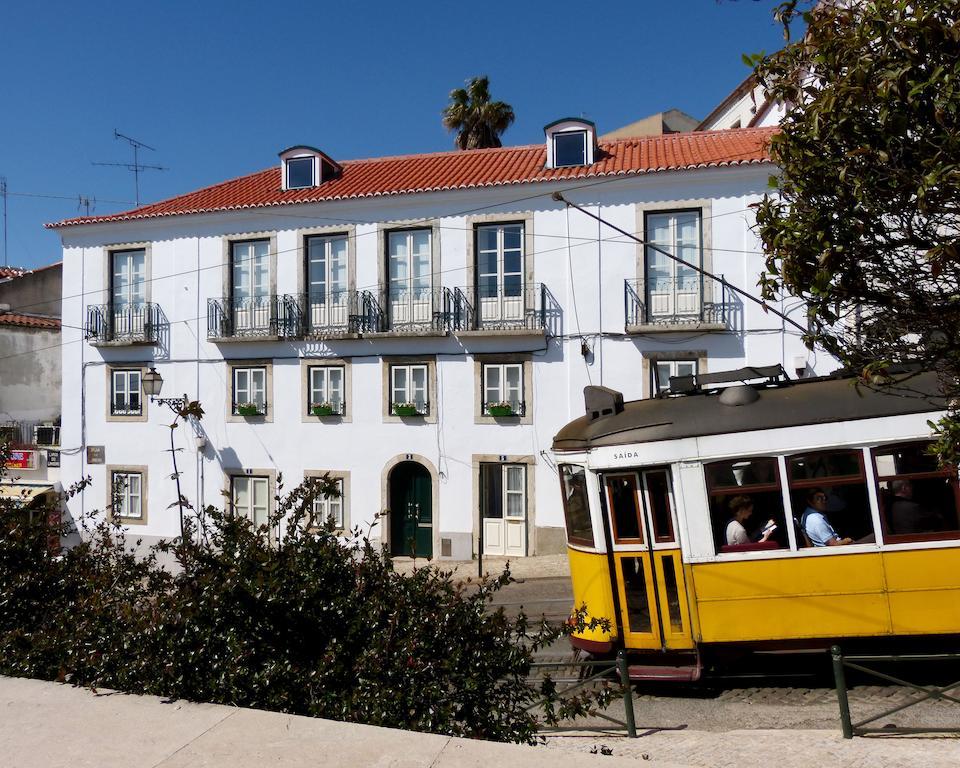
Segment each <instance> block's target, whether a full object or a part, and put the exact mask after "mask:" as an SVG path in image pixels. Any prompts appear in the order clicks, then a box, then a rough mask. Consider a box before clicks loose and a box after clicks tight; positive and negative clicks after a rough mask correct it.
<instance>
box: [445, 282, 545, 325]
mask: <svg viewBox="0 0 960 768" xmlns="http://www.w3.org/2000/svg"><path fill="white" fill-rule="evenodd" d="M454 304H455V310H454V316H455V319H456V330H457V331H458V334H460V335H470V334H514V335H531V334H535V335H547V336H549V335H554V334H556V331H557V327H558V325H559V322H560V307H559V305H558V304H557V301H556V299H554V297H553V294H551V293H550V291H549V290H548V289H547V286H546V285H544V284H543V283H528V284H526V285H524V284H522V283H517V284H515V285H511V284H510V283H503V284H488V285H480V286H472V287H468V288H463V289H461V288H457V289H455V290H454Z"/></svg>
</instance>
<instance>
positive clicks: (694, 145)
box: [47, 128, 776, 228]
mask: <svg viewBox="0 0 960 768" xmlns="http://www.w3.org/2000/svg"><path fill="white" fill-rule="evenodd" d="M775 130H776V129H773V128H752V129H742V130H729V131H704V132H700V133H675V134H670V135H667V136H650V137H643V138H629V139H622V140H620V141H611V142H605V143H601V144H600V149H601V154H600V158H599V159H598V160H597V162H595V163H594V164H593V165H590V166H578V167H572V168H557V169H547V168H544V167H543V166H544V163H545V160H546V147H545V145H543V144H534V145H530V146H523V147H504V148H500V149H474V150H469V151H456V152H438V153H433V154H426V155H405V156H402V157H380V158H373V159H370V160H348V161H345V162H344V163H343V172H342V174H341V175H340V176H338V177H337V178H335V179H332V180H330V181H325V182H323V183H322V184H321V185H320V186H318V187H311V188H308V189H292V190H286V191H284V190H281V189H280V166H279V164H278V165H277V166H276V167H274V168H268V169H267V170H265V171H258V172H257V173H253V174H250V175H248V176H241V177H240V178H237V179H233V180H231V181H225V182H223V183H221V184H216V185H214V186H212V187H206V188H205V189H201V190H198V191H196V192H190V193H189V194H186V195H180V196H178V197H173V198H170V199H169V200H162V201H161V202H159V203H152V204H150V205H145V206H142V207H140V208H137V209H134V210H131V211H125V212H123V213H114V214H109V215H106V216H83V217H80V218H75V219H66V220H64V221H59V222H55V223H53V224H47V226H48V227H53V228H57V227H68V226H76V225H78V224H95V223H99V222H109V221H130V220H135V219H152V218H158V217H162V216H179V215H183V214H192V213H211V212H214V211H232V210H239V209H243V208H262V207H268V206H278V205H292V204H296V203H312V202H324V201H330V200H349V199H357V198H366V197H381V196H385V195H402V194H412V193H416V192H438V191H442V190H451V189H473V188H477V187H496V186H506V185H510V184H527V183H531V182H542V181H561V180H569V179H589V178H595V177H605V176H628V175H638V174H644V173H655V172H658V171H674V170H683V169H692V168H715V167H719V166H726V165H743V164H748V163H763V162H768V161H769V159H770V157H769V154H768V143H769V142H768V139H769V137H770V136H771V134H772V133H774V131H775Z"/></svg>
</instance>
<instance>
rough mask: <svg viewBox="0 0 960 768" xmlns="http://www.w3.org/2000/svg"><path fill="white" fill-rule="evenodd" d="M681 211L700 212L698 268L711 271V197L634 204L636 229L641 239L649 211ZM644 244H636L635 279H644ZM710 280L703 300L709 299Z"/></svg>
mask: <svg viewBox="0 0 960 768" xmlns="http://www.w3.org/2000/svg"><path fill="white" fill-rule="evenodd" d="M683 211H699V212H700V268H701V269H703V270H705V271H706V272H712V271H713V226H712V222H713V200H712V199H711V198H708V197H705V198H697V199H689V200H662V201H656V202H649V203H637V204H636V217H637V224H636V231H637V236H638V237H639V238H640V239H641V240H646V236H647V214H649V213H681V212H683ZM645 252H646V246H644V245H642V244H639V243H638V244H637V279H638V280H646V277H647V274H646V273H647V260H646V253H645ZM711 286H712V281H709V280H708V281H707V282H706V283H705V285H704V295H703V301H708V300H710V299H711V298H712V297H711V292H712V290H713V289H712V287H711Z"/></svg>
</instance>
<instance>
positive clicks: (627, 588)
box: [620, 557, 652, 632]
mask: <svg viewBox="0 0 960 768" xmlns="http://www.w3.org/2000/svg"><path fill="white" fill-rule="evenodd" d="M620 575H621V576H622V577H623V591H624V596H625V597H626V599H627V624H628V625H629V627H630V631H631V632H650V631H652V630H651V624H650V602H649V601H648V599H647V579H646V576H645V574H644V568H643V558H640V557H623V558H621V559H620Z"/></svg>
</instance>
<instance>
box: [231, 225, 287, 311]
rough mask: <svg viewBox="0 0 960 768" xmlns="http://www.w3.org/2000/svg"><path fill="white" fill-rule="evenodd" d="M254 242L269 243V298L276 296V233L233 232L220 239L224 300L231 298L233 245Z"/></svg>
mask: <svg viewBox="0 0 960 768" xmlns="http://www.w3.org/2000/svg"><path fill="white" fill-rule="evenodd" d="M254 240H267V241H269V243H270V244H269V246H268V248H269V251H268V262H269V264H270V292H269V295H270V296H276V295H277V233H276V232H234V233H231V234H229V235H223V237H221V238H220V241H221V252H222V259H223V294H222V296H223V297H224V298H226V299H228V298H230V297H231V296H233V245H234V243H248V242H251V241H254Z"/></svg>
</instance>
